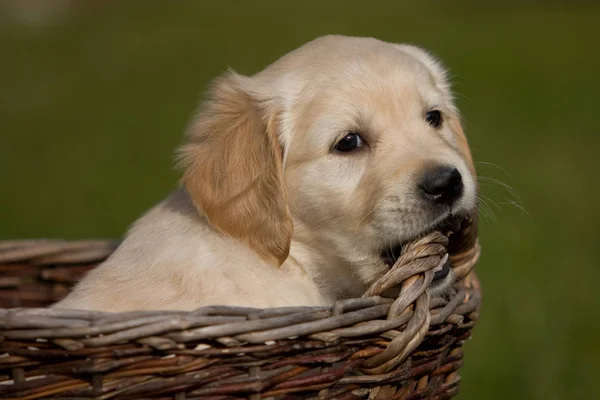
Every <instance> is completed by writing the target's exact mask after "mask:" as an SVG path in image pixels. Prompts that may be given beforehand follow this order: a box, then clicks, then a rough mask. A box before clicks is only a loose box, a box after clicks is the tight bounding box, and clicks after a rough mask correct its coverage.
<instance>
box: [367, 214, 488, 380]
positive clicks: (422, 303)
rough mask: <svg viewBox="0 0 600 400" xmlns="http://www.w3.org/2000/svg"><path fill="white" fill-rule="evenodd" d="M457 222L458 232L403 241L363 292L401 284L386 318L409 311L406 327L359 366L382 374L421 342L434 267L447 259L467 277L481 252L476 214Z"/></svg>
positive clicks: (369, 293)
mask: <svg viewBox="0 0 600 400" xmlns="http://www.w3.org/2000/svg"><path fill="white" fill-rule="evenodd" d="M457 222H459V228H458V229H457V232H451V231H450V232H447V233H442V232H439V231H435V232H432V233H430V234H428V235H426V236H424V237H422V238H420V239H417V240H415V241H413V242H411V243H409V244H408V245H406V246H405V247H404V248H403V250H402V254H401V255H400V257H399V258H398V260H397V261H396V263H395V264H394V265H393V266H392V267H391V268H390V270H389V271H388V272H387V273H386V274H385V275H384V276H382V277H381V278H380V279H378V280H377V281H376V282H375V283H373V284H372V285H371V287H370V288H369V289H368V290H367V291H366V292H365V294H364V296H365V297H368V296H380V295H383V294H384V292H385V291H386V290H389V289H392V288H394V287H396V286H400V293H399V295H398V297H397V298H396V300H395V301H394V303H393V304H392V306H391V308H390V311H389V313H388V319H394V318H399V317H405V316H406V315H409V314H412V315H411V317H410V319H409V321H408V323H407V325H406V327H405V329H404V330H403V331H401V332H397V333H396V336H395V337H394V338H393V339H392V341H391V342H390V343H389V344H388V346H387V348H386V349H385V350H384V351H382V352H381V353H379V354H376V355H375V356H373V357H371V358H368V359H366V360H365V361H364V362H363V363H362V365H361V369H362V370H363V372H365V373H368V374H383V373H386V372H388V371H390V370H391V369H393V368H395V367H396V366H398V365H399V364H400V363H402V362H403V361H405V360H406V358H407V357H408V356H409V355H410V354H411V353H412V352H413V351H414V350H415V349H416V348H417V347H418V346H419V345H420V344H421V342H422V341H423V339H424V338H425V335H426V334H427V331H428V330H429V327H430V322H431V314H430V301H431V295H430V293H429V291H428V287H429V284H430V283H431V281H432V280H433V275H434V272H433V271H434V269H435V268H437V267H441V266H443V265H444V264H445V263H446V262H447V261H448V259H449V260H450V264H451V266H452V270H453V273H454V275H455V276H456V277H457V279H458V280H463V279H467V280H468V279H469V276H470V275H472V274H470V272H471V270H472V269H473V267H474V265H475V264H476V262H477V260H478V259H479V254H480V252H481V249H480V246H479V241H478V238H477V215H476V214H475V213H474V214H472V215H469V216H467V217H466V218H465V219H464V220H463V221H457Z"/></svg>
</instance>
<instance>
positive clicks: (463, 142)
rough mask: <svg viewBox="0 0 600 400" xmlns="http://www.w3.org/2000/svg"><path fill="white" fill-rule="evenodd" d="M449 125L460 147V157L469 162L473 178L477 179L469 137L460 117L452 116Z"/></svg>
mask: <svg viewBox="0 0 600 400" xmlns="http://www.w3.org/2000/svg"><path fill="white" fill-rule="evenodd" d="M448 124H449V125H450V129H451V130H452V132H453V133H454V137H456V145H457V147H458V151H459V152H460V155H461V156H462V157H463V159H464V160H465V161H466V162H467V167H468V168H469V171H471V174H473V177H474V178H475V179H476V177H477V172H476V171H475V164H474V163H473V156H472V155H471V149H470V147H469V142H468V141H467V136H466V135H465V131H464V130H463V127H462V123H461V122H460V117H459V116H457V115H453V116H451V117H450V120H449V122H448Z"/></svg>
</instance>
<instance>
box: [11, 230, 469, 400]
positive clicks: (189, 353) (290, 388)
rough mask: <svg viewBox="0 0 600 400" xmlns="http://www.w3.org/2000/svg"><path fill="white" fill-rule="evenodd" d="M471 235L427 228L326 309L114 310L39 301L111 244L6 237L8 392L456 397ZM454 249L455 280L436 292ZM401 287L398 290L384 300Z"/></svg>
mask: <svg viewBox="0 0 600 400" xmlns="http://www.w3.org/2000/svg"><path fill="white" fill-rule="evenodd" d="M456 236H460V235H459V234H456ZM463 242H464V241H463ZM465 243H466V244H467V245H466V246H465V245H464V243H463V245H462V247H460V246H459V247H456V248H454V247H455V245H454V244H453V243H452V242H451V243H450V244H449V243H448V237H447V236H446V235H443V234H441V233H439V232H434V233H431V234H429V235H428V236H426V237H424V238H422V239H419V240H417V241H415V242H413V243H411V244H409V245H408V246H406V247H405V248H404V249H403V253H402V255H401V257H400V258H399V259H398V261H397V262H396V264H395V265H394V266H393V267H392V268H391V269H390V271H388V273H386V274H385V275H384V276H383V277H382V278H381V279H379V280H378V281H377V282H375V283H374V284H373V285H372V286H371V288H369V290H368V291H367V293H365V295H364V296H363V297H362V298H358V299H349V300H343V301H338V302H336V303H335V304H334V305H333V306H332V307H293V308H273V309H264V310H262V309H253V308H243V307H224V306H210V307H203V308H200V309H198V310H196V311H191V312H178V311H138V312H128V313H119V314H112V313H102V312H87V311H79V310H57V309H45V308H41V307H43V306H45V305H48V304H49V303H51V302H54V301H56V300H59V299H60V298H62V297H63V296H64V295H65V294H66V292H67V291H68V288H69V287H70V286H71V285H72V284H73V283H74V282H76V281H77V280H78V279H79V278H80V277H81V276H82V275H83V274H84V273H85V272H86V271H87V270H89V269H90V268H92V267H93V266H95V265H96V264H98V263H99V262H101V261H102V260H104V259H105V258H106V257H107V256H108V255H109V254H110V253H111V252H112V251H113V250H114V249H115V248H116V245H117V243H116V242H109V241H93V242H92V241H75V242H65V241H19V242H0V307H4V308H3V309H0V336H1V342H0V354H2V356H1V357H0V397H2V398H14V399H17V398H18V399H38V398H63V399H88V398H99V399H109V398H119V399H141V398H153V399H173V398H175V399H195V398H202V399H214V400H217V399H244V398H249V399H295V398H302V399H304V398H314V399H363V398H365V399H366V398H369V399H425V398H431V399H446V398H450V397H452V396H454V395H455V394H456V393H457V390H458V383H459V381H460V377H459V375H458V369H459V368H460V366H461V365H462V357H463V353H462V350H461V346H462V344H463V342H464V341H465V340H466V339H468V338H469V337H470V334H471V329H472V327H473V325H474V323H475V322H476V320H477V317H478V310H479V306H480V288H479V282H478V280H477V278H476V276H475V274H474V272H472V271H471V269H472V267H473V265H474V264H475V262H476V261H477V259H478V257H479V245H478V242H477V241H476V240H471V241H466V242H465ZM448 250H450V252H451V256H450V260H451V264H452V266H453V270H454V272H455V274H456V275H457V276H458V277H459V278H460V280H458V281H457V282H456V283H455V284H454V286H453V290H452V293H451V295H450V296H446V297H445V298H443V297H431V296H430V294H429V292H428V291H427V290H426V288H427V286H428V285H429V283H430V282H431V280H432V279H433V274H434V273H433V271H432V270H433V268H435V267H436V266H438V265H440V263H442V262H444V261H445V259H444V257H445V255H446V253H447V252H448ZM393 288H400V289H401V290H400V291H399V293H400V294H399V295H398V297H397V298H387V297H384V292H386V291H387V290H388V289H393ZM15 307H21V308H15ZM22 307H29V308H22Z"/></svg>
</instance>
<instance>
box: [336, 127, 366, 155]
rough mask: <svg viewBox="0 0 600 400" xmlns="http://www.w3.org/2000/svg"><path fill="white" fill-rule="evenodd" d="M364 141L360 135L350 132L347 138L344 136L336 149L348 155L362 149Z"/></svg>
mask: <svg viewBox="0 0 600 400" xmlns="http://www.w3.org/2000/svg"><path fill="white" fill-rule="evenodd" d="M363 143H364V142H363V140H362V138H361V137H360V135H359V134H358V133H356V132H350V133H348V134H347V135H346V136H344V137H343V138H342V139H341V140H340V141H339V142H337V144H336V145H335V149H336V150H337V151H341V152H344V153H347V152H349V151H353V150H356V149H358V148H359V147H362V145H363Z"/></svg>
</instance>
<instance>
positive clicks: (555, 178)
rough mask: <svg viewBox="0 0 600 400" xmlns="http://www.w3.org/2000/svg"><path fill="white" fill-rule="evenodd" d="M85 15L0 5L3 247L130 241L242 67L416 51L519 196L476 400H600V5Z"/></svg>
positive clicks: (491, 272) (488, 220)
mask: <svg viewBox="0 0 600 400" xmlns="http://www.w3.org/2000/svg"><path fill="white" fill-rule="evenodd" d="M71 3H72V5H71V7H67V8H66V9H64V10H63V9H62V8H60V7H57V8H56V9H52V8H50V7H49V5H59V6H60V5H61V4H64V5H67V6H68V4H69V2H68V1H63V2H60V1H57V0H53V1H50V0H38V1H34V0H0V4H1V5H2V8H1V10H2V12H1V15H0V185H1V186H0V188H1V194H0V239H9V238H38V237H49V238H95V237H110V238H112V237H119V236H120V235H122V233H123V232H124V231H125V229H126V228H127V226H128V225H129V224H130V223H131V222H132V221H134V220H135V219H136V218H137V217H138V216H139V215H140V214H141V213H142V212H143V211H145V210H146V209H147V208H148V207H150V206H152V205H153V204H154V203H155V202H157V201H159V200H160V199H161V198H162V197H164V196H165V195H166V194H167V193H168V192H169V190H171V189H172V188H173V187H174V185H175V184H176V181H177V173H176V172H174V171H173V168H172V164H173V162H172V161H173V149H174V148H175V147H176V146H177V145H178V144H179V143H180V140H181V137H182V132H183V129H184V127H185V125H186V124H187V122H188V119H189V118H190V116H191V115H192V112H193V111H194V108H195V107H196V104H197V103H198V101H199V100H200V96H201V93H202V91H203V90H204V89H205V88H206V85H207V83H208V82H209V81H210V79H211V78H213V77H215V76H216V75H217V74H219V73H221V72H222V71H223V70H224V69H225V68H227V67H228V66H232V67H234V68H235V69H237V70H238V71H240V72H242V73H253V72H256V71H258V70H259V69H261V68H263V67H264V66H266V65H267V64H269V63H270V62H272V61H274V60H275V59H276V58H277V57H279V56H280V55H282V54H284V53H286V52H287V51H289V50H291V49H293V48H295V47H297V46H298V45H300V44H302V43H304V42H306V41H308V40H310V39H313V38H315V37H317V36H319V35H322V34H326V33H341V34H348V35H362V36H375V37H378V38H380V39H383V40H387V41H396V42H412V43H415V44H419V45H421V46H424V47H426V48H428V49H430V50H432V51H433V52H434V53H435V54H436V55H438V56H439V57H440V58H441V59H442V60H443V61H444V63H445V64H446V66H447V67H448V68H449V69H450V70H451V72H452V77H453V78H452V80H453V82H454V88H455V91H456V93H457V98H458V103H459V106H460V108H461V109H462V113H463V115H464V118H465V122H466V124H465V125H466V131H467V134H468V135H469V137H470V141H471V145H472V148H473V154H474V157H475V159H476V161H478V162H479V163H478V164H477V166H478V169H479V173H480V174H481V175H482V176H484V177H487V178H493V179H498V180H500V181H501V182H504V183H505V184H507V185H509V186H510V187H511V188H514V191H516V194H515V193H514V191H513V190H511V189H508V188H506V187H504V186H502V185H499V184H496V183H493V182H490V181H489V180H483V181H482V182H481V183H482V190H483V192H482V193H483V194H484V195H485V196H486V197H487V203H488V207H487V208H488V209H487V210H486V211H487V212H483V213H482V222H481V241H482V245H483V250H484V253H483V257H482V260H481V262H480V265H479V266H478V270H479V276H480V278H481V280H482V284H483V288H484V305H483V310H482V318H481V321H480V323H479V325H478V326H477V328H476V330H475V332H474V338H473V340H472V341H470V342H469V343H468V344H467V346H466V359H465V366H464V368H463V370H462V376H463V383H462V386H461V394H460V396H459V398H460V399H507V398H512V399H544V400H551V399H600V378H599V375H600V345H599V344H598V341H597V340H598V338H600V329H599V327H600V321H599V318H598V310H600V295H599V289H598V288H599V282H598V281H599V280H600V264H599V263H598V261H597V253H596V252H597V251H598V239H599V235H598V225H599V222H600V218H599V216H598V215H599V212H598V211H599V208H600V207H599V206H600V201H599V200H600V196H599V194H600V189H599V186H598V184H599V183H600V182H599V175H600V168H599V166H598V164H599V158H600V156H599V149H600V147H599V145H600V123H599V121H598V119H599V115H600V111H599V108H600V102H599V101H598V95H599V93H600V79H599V73H600V46H599V45H598V40H599V39H600V2H598V1H596V2H581V1H563V2H558V1H547V2H541V1H539V2H534V1H523V2H516V1H512V2H495V3H491V4H487V5H484V4H482V2H464V1H459V2H456V1H455V2H443V1H428V2H400V1H385V2H384V1H376V0H372V1H370V2H366V1H365V2H359V1H325V0H323V1H302V2H285V1H276V0H272V1H260V0H255V1H221V2H217V1H210V2H209V1H173V2H154V1H143V2H142V1H137V2H135V1H124V2H116V1H113V2H109V1H87V2H84V1H75V2H71ZM28 5H33V6H34V7H33V8H27V7H26V6H28ZM519 198H520V199H522V201H521V200H520V199H519ZM490 212H492V213H493V215H492V216H490V215H488V214H490Z"/></svg>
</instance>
